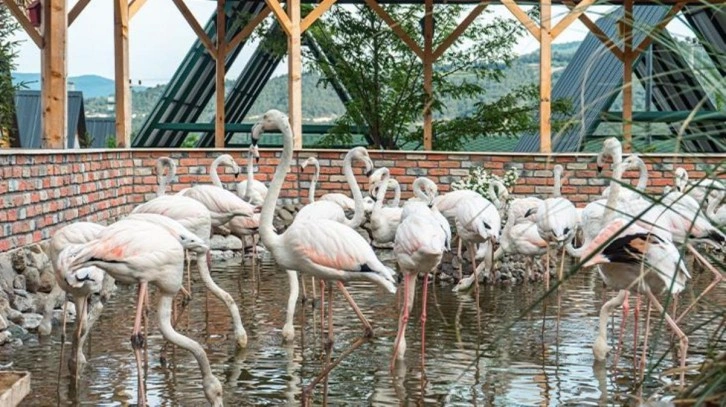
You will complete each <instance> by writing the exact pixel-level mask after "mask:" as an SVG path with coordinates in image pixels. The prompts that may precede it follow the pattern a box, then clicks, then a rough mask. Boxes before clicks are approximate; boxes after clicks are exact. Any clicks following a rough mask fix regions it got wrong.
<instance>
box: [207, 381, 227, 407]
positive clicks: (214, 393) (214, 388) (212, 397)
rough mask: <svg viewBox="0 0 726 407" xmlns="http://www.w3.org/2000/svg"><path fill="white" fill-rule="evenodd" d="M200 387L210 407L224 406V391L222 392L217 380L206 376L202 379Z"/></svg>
mask: <svg viewBox="0 0 726 407" xmlns="http://www.w3.org/2000/svg"><path fill="white" fill-rule="evenodd" d="M202 385H203V386H204V395H205V396H207V400H208V401H209V402H210V403H211V404H212V406H214V407H217V406H219V407H221V406H223V405H224V396H223V395H224V391H223V390H222V384H221V383H220V382H219V379H217V378H216V377H214V375H211V374H210V375H207V376H206V377H205V378H204V379H203V381H202Z"/></svg>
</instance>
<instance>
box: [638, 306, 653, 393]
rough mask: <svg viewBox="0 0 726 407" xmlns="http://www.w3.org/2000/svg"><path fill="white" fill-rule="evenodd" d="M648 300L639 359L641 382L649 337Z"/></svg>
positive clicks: (646, 358)
mask: <svg viewBox="0 0 726 407" xmlns="http://www.w3.org/2000/svg"><path fill="white" fill-rule="evenodd" d="M650 307H651V304H650V299H648V306H647V307H646V309H645V337H644V338H643V354H642V356H641V358H640V381H641V382H642V381H643V375H644V374H645V363H646V361H647V360H648V337H649V335H650Z"/></svg>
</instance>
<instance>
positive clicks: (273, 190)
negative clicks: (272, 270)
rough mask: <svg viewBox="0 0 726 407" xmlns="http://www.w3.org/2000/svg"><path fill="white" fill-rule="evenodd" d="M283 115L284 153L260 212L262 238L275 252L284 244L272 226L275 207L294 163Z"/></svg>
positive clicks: (286, 123)
mask: <svg viewBox="0 0 726 407" xmlns="http://www.w3.org/2000/svg"><path fill="white" fill-rule="evenodd" d="M283 117H284V116H281V117H280V119H279V123H276V124H277V127H278V129H280V132H281V133H282V154H281V156H280V163H279V164H278V165H277V168H276V169H275V175H274V177H273V178H272V182H270V185H269V187H268V189H267V195H266V196H265V200H264V202H263V203H262V211H261V212H260V227H259V232H260V239H262V243H264V244H265V247H267V248H268V249H269V250H270V251H272V252H273V254H274V251H275V250H276V249H278V248H279V247H280V246H281V244H282V238H281V237H280V235H278V234H277V233H276V232H275V228H274V227H273V226H272V219H273V218H274V216H275V207H276V206H277V198H278V197H279V196H280V191H281V190H282V184H283V183H284V182H285V176H286V175H287V169H288V168H290V164H291V163H292V129H290V123H289V122H288V121H287V120H286V118H283Z"/></svg>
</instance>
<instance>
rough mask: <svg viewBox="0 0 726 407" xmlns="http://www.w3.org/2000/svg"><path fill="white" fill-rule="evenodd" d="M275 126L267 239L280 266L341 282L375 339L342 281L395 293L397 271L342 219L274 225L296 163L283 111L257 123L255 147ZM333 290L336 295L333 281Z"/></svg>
mask: <svg viewBox="0 0 726 407" xmlns="http://www.w3.org/2000/svg"><path fill="white" fill-rule="evenodd" d="M272 129H279V131H280V132H281V133H282V136H283V151H282V156H281V157H280V163H279V165H278V166H277V169H276V171H275V176H274V178H273V180H272V182H271V183H270V187H269V192H268V194H267V197H266V198H265V202H264V204H263V206H262V213H261V220H260V236H261V238H262V242H263V243H264V244H265V247H266V248H267V249H268V250H269V251H270V252H271V253H272V255H273V256H274V258H275V261H276V262H277V264H278V265H279V266H280V267H281V268H283V269H286V270H297V271H299V272H301V273H303V274H309V275H312V276H314V277H316V278H318V279H320V280H324V281H336V282H337V284H338V288H339V289H340V290H341V291H343V294H344V295H345V296H346V299H347V300H348V302H349V303H350V305H351V306H352V307H353V309H354V310H355V311H356V314H357V315H358V317H359V318H360V320H361V322H362V323H363V325H364V327H365V329H366V338H367V337H370V336H371V335H372V328H371V326H370V323H369V322H368V320H367V319H366V318H365V317H364V316H363V314H362V313H361V312H360V309H359V308H358V306H357V305H356V304H355V301H354V300H353V298H352V297H350V295H349V294H348V293H347V290H346V289H345V286H344V285H343V282H345V281H352V280H364V281H370V282H373V283H376V284H378V285H380V286H381V287H384V288H385V289H386V290H388V291H389V292H390V293H395V292H396V287H395V278H394V272H393V270H391V269H390V268H388V267H386V266H385V265H383V263H381V261H380V260H379V259H378V258H377V257H376V255H375V253H374V252H373V249H371V247H370V246H369V245H368V243H367V242H366V241H365V239H363V237H362V236H361V235H360V234H358V233H357V232H356V231H355V230H353V229H351V228H350V227H348V226H345V225H343V224H341V223H339V222H335V221H331V220H328V219H317V220H309V221H308V220H299V221H295V222H293V223H292V224H291V225H290V227H288V228H287V230H286V231H285V232H284V233H282V234H279V235H278V234H277V233H275V230H274V229H273V226H272V218H273V216H274V211H275V205H276V202H277V197H278V196H279V194H280V190H281V189H282V184H283V182H284V180H285V174H286V173H287V170H288V168H290V164H291V162H292V130H291V129H290V123H289V121H288V119H287V116H286V115H285V114H284V113H282V112H280V111H278V110H269V111H267V112H266V113H265V114H264V115H263V117H262V119H261V120H260V122H258V123H257V124H256V125H255V126H254V127H253V131H252V144H253V146H256V144H257V141H258V140H259V137H260V136H261V133H262V131H265V130H272ZM253 148H254V147H253ZM330 290H331V291H330V293H331V294H332V285H330ZM331 296H332V295H329V297H331ZM328 301H332V298H328ZM329 318H330V317H329ZM329 321H330V319H329ZM328 332H329V337H330V339H331V340H332V331H331V330H330V329H329V331H328ZM363 342H365V339H363V340H361V341H358V342H357V343H356V346H359V345H360V344H362V343H363ZM339 361H340V358H338V359H337V360H336V361H335V362H333V363H331V364H329V365H328V366H327V367H326V368H325V369H323V372H322V374H321V376H319V377H318V378H317V379H316V380H314V381H313V382H312V383H311V384H310V385H308V387H307V388H306V390H305V392H306V393H307V392H309V390H311V389H312V387H314V386H315V384H316V383H317V382H318V381H319V380H320V379H321V378H322V377H323V376H324V375H326V374H327V373H328V372H329V371H330V369H332V368H333V367H334V366H335V365H337V363H339Z"/></svg>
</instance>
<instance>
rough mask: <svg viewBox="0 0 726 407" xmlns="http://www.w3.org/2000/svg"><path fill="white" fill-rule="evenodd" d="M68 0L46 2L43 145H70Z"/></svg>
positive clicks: (43, 67) (42, 74)
mask: <svg viewBox="0 0 726 407" xmlns="http://www.w3.org/2000/svg"><path fill="white" fill-rule="evenodd" d="M67 21H68V20H67V17H66V0H45V1H44V2H43V50H42V52H41V65H42V67H41V110H42V117H43V144H42V145H43V148H53V149H63V148H66V140H67V134H66V133H67V129H68V125H67V122H68V113H67V110H68V93H67V83H66V80H67V76H68V68H67V66H66V55H67V49H66V27H68V22H67Z"/></svg>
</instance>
